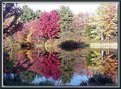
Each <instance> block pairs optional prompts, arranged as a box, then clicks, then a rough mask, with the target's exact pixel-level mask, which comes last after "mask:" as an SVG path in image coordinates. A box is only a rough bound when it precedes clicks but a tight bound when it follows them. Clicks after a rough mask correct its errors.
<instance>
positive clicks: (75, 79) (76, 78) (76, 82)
mask: <svg viewBox="0 0 121 89" xmlns="http://www.w3.org/2000/svg"><path fill="white" fill-rule="evenodd" d="M46 80H48V81H51V82H54V83H55V85H58V84H59V82H61V80H53V79H52V78H48V79H47V78H45V77H44V76H42V77H39V76H37V75H36V76H35V78H34V80H33V81H32V83H33V84H38V83H40V82H44V81H46ZM87 80H88V76H87V75H78V74H74V75H73V77H72V79H71V81H70V82H69V83H66V84H65V85H79V84H80V83H81V82H82V81H87ZM60 84H61V83H60Z"/></svg>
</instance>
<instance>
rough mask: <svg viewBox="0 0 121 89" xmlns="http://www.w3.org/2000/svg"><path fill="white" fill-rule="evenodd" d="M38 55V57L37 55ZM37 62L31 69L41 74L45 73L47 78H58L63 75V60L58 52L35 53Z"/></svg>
mask: <svg viewBox="0 0 121 89" xmlns="http://www.w3.org/2000/svg"><path fill="white" fill-rule="evenodd" d="M35 55H36V57H35ZM35 55H34V58H35V59H34V60H35V63H34V64H33V66H32V67H31V68H30V70H31V71H33V72H36V73H38V74H40V75H44V76H45V77H47V78H50V77H52V78H53V79H55V80H57V79H58V78H59V76H60V75H61V70H60V66H61V62H60V60H61V59H60V58H59V57H58V56H57V54H56V53H45V54H35Z"/></svg>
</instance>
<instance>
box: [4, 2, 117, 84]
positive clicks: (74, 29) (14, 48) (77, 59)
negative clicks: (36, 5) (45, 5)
mask: <svg viewBox="0 0 121 89" xmlns="http://www.w3.org/2000/svg"><path fill="white" fill-rule="evenodd" d="M18 5H19V3H3V29H2V30H3V84H4V85H5V86H19V85H21V86H58V85H62V86H63V85H68V86H69V85H71V86H72V85H77V86H117V85H118V62H119V60H118V47H117V43H118V6H117V5H115V4H112V3H108V4H100V6H99V7H98V8H97V10H96V11H95V13H91V14H89V13H82V12H81V11H80V13H79V14H75V13H73V11H71V9H70V8H69V6H64V5H63V6H60V8H55V9H54V10H52V11H49V12H47V11H41V6H40V9H38V10H36V11H34V10H33V9H31V8H30V7H29V6H27V5H24V6H23V7H22V8H20V7H19V6H18ZM80 8H81V7H80ZM100 44H101V45H100ZM74 76H76V77H78V76H82V77H83V76H86V78H87V79H86V78H83V79H79V80H76V81H77V82H76V84H74V83H72V81H73V79H74ZM39 79H40V80H41V81H40V82H39V83H37V81H38V80H39Z"/></svg>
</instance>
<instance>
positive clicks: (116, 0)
mask: <svg viewBox="0 0 121 89" xmlns="http://www.w3.org/2000/svg"><path fill="white" fill-rule="evenodd" d="M3 2H118V3H119V5H118V9H119V10H118V17H117V18H118V21H119V23H120V1H118V0H101V1H96V0H86V1H85V0H82V1H80V0H66V1H65V0H34V1H31V0H24V1H22V0H11V1H10V0H2V1H0V5H1V6H0V11H1V13H2V15H1V17H0V18H1V22H0V23H1V32H0V37H1V39H0V40H1V45H0V47H1V54H2V56H1V61H0V62H1V72H2V73H0V76H1V81H0V82H1V83H0V85H1V88H120V64H121V63H120V62H121V61H120V50H119V48H120V40H121V39H120V24H118V43H117V44H118V60H119V62H118V78H119V83H118V86H3V48H2V47H3V38H2V36H3V30H2V28H3V23H2V22H3V21H2V17H3V11H2V3H3Z"/></svg>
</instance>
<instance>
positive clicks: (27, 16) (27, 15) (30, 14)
mask: <svg viewBox="0 0 121 89" xmlns="http://www.w3.org/2000/svg"><path fill="white" fill-rule="evenodd" d="M22 11H23V14H22V15H21V16H20V21H21V22H28V21H31V20H34V19H35V18H37V17H39V15H40V14H41V13H42V12H41V10H37V11H35V12H34V11H33V10H32V9H31V8H30V7H28V6H27V5H25V6H23V7H22Z"/></svg>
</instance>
